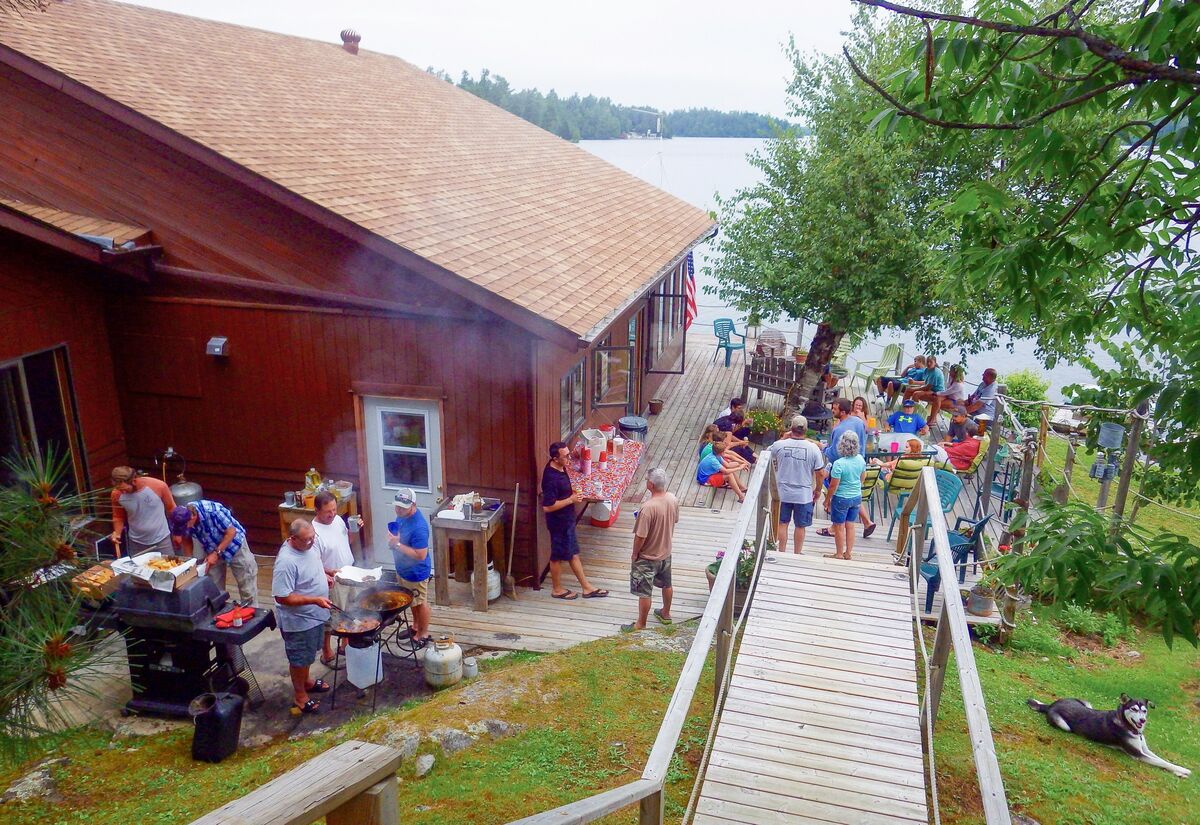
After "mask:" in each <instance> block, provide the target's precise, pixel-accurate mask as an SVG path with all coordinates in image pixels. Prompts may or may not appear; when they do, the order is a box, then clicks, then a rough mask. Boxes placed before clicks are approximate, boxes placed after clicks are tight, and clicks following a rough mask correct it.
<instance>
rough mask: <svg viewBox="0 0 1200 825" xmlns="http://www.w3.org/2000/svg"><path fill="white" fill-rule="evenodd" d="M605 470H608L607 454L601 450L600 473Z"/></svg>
mask: <svg viewBox="0 0 1200 825" xmlns="http://www.w3.org/2000/svg"><path fill="white" fill-rule="evenodd" d="M607 469H608V453H606V452H604V451H603V450H601V451H600V472H604V471H605V470H607Z"/></svg>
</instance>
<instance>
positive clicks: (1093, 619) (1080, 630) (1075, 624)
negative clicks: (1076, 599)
mask: <svg viewBox="0 0 1200 825" xmlns="http://www.w3.org/2000/svg"><path fill="white" fill-rule="evenodd" d="M1058 623H1059V624H1061V625H1062V626H1063V627H1065V628H1066V629H1067V630H1069V631H1071V632H1072V633H1075V634H1076V635H1079V636H1094V635H1096V634H1098V633H1099V632H1100V628H1101V619H1100V617H1099V616H1097V615H1096V614H1095V613H1093V612H1092V611H1091V610H1089V609H1088V608H1086V607H1081V606H1079V605H1077V604H1074V603H1070V602H1068V603H1067V604H1066V605H1065V606H1064V607H1063V609H1062V613H1060V614H1059V616H1058Z"/></svg>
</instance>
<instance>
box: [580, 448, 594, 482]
mask: <svg viewBox="0 0 1200 825" xmlns="http://www.w3.org/2000/svg"><path fill="white" fill-rule="evenodd" d="M581 455H582V459H581V461H580V462H579V472H581V473H583V474H584V475H585V476H586V475H588V474H590V473H591V472H592V448H591V447H584V448H583V452H582V454H581Z"/></svg>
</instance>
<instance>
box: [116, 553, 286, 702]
mask: <svg viewBox="0 0 1200 825" xmlns="http://www.w3.org/2000/svg"><path fill="white" fill-rule="evenodd" d="M228 602H229V594H228V593H224V592H222V591H221V589H220V588H218V587H217V585H216V584H215V583H214V582H213V581H212V579H210V578H208V577H207V576H201V577H199V578H196V579H193V580H192V581H190V582H188V583H187V584H185V585H183V586H182V587H180V588H179V589H177V590H172V591H169V592H166V591H161V590H155V589H153V588H151V587H149V586H147V585H144V584H138V583H136V582H135V581H132V580H126V581H123V582H121V586H120V587H119V588H118V589H117V592H116V593H114V594H113V611H114V613H116V616H117V618H118V619H119V620H120V622H121V624H122V625H125V626H126V632H125V646H126V651H127V654H128V658H129V677H130V681H131V682H132V683H133V698H132V699H131V700H130V701H129V702H128V703H127V704H126V705H125V711H126V712H140V713H153V714H159V715H163V716H183V717H186V716H187V715H188V704H189V703H190V702H191V701H192V699H194V698H196V697H197V696H198V695H200V694H201V693H210V692H222V691H231V692H234V693H240V694H242V696H244V697H247V696H248V698H249V699H250V704H251V705H252V706H253V705H255V704H257V702H256V701H255V700H256V699H257V700H258V701H261V698H262V692H261V691H260V690H259V689H258V683H257V681H256V680H255V678H254V672H253V671H252V670H251V669H250V666H249V664H248V663H247V662H246V659H245V657H244V656H242V654H241V650H240V648H241V646H242V645H243V644H245V643H246V642H248V641H250V640H251V639H253V638H254V637H255V636H257V635H258V634H259V633H262V632H263V631H264V630H266V629H268V628H274V627H275V614H274V613H273V612H272V611H270V610H255V611H254V618H252V619H245V620H243V622H242V626H241V627H230V628H225V629H222V628H218V627H217V626H216V616H217V615H218V614H220V613H222V612H223V611H224V610H225V609H226V605H227V604H228ZM255 694H257V695H255Z"/></svg>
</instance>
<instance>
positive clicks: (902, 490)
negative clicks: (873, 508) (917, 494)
mask: <svg viewBox="0 0 1200 825" xmlns="http://www.w3.org/2000/svg"><path fill="white" fill-rule="evenodd" d="M928 466H929V457H928V456H913V457H911V458H904V457H902V458H900V460H898V461H897V462H896V467H895V469H894V470H892V474H891V475H889V476H888V477H887V480H886V481H885V482H884V484H883V507H884V510H886V509H887V508H888V496H889V495H890V494H895V496H896V509H895V510H893V511H892V525H891V527H889V528H888V535H887V537H888V541H891V539H892V530H893V528H895V526H896V519H898V518H900V511H901V510H903V509H904V500H905V499H906V498H908V494H909V493H911V492H912V491H913V488H914V487H916V486H917V481H918V480H919V479H920V478H921V470H922V469H923V468H924V467H928Z"/></svg>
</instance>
